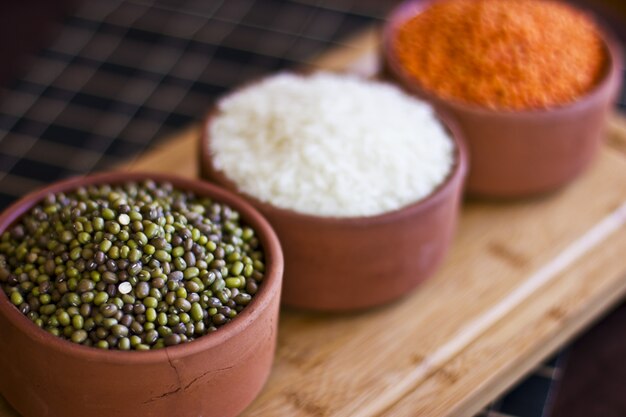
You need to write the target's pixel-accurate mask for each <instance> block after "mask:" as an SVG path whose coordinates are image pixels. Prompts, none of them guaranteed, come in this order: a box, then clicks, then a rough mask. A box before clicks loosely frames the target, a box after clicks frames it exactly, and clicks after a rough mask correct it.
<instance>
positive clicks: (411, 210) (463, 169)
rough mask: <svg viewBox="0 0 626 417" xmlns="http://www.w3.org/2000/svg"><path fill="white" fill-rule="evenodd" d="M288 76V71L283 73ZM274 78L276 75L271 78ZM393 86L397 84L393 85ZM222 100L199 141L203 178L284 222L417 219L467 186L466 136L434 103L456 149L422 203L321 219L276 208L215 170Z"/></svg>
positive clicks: (339, 223)
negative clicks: (214, 135)
mask: <svg viewBox="0 0 626 417" xmlns="http://www.w3.org/2000/svg"><path fill="white" fill-rule="evenodd" d="M283 73H285V72H283ZM295 74H296V75H298V76H303V77H306V76H308V74H306V75H302V74H299V73H295ZM269 77H272V76H269ZM267 78H268V77H263V78H261V79H259V80H257V81H254V82H252V83H248V84H245V86H244V87H243V88H248V87H250V86H252V85H255V84H256V83H257V82H263V81H264V80H265V79H267ZM376 82H379V83H381V82H382V83H384V84H391V83H388V82H384V81H376ZM391 85H393V84H391ZM239 91H241V89H240V88H238V89H235V90H233V91H232V92H230V93H227V94H226V95H225V96H223V97H222V98H224V97H228V96H230V95H231V94H236V93H237V92H239ZM222 98H220V99H218V100H217V102H216V103H215V104H214V106H213V108H212V109H211V110H210V111H209V112H208V114H207V115H206V117H205V118H204V121H203V122H202V132H201V134H200V138H199V146H198V147H199V151H198V155H199V160H200V164H199V171H200V176H201V177H203V178H205V179H207V180H208V181H211V182H213V183H216V184H218V185H219V186H222V187H224V188H226V189H228V190H230V191H232V192H234V193H236V194H238V195H241V196H243V198H245V199H246V200H247V201H249V202H251V203H252V205H253V206H254V207H257V208H258V209H259V210H260V211H261V212H262V213H264V214H268V215H270V216H271V217H275V216H280V217H281V218H283V219H289V220H291V221H294V222H307V223H310V224H317V225H320V226H334V227H359V226H365V225H375V224H386V223H391V222H394V221H398V220H401V219H404V218H406V217H410V216H413V215H415V214H417V213H419V212H422V211H426V210H428V209H429V208H431V207H433V206H435V205H437V204H439V203H440V202H441V201H442V200H444V199H446V198H447V197H448V195H449V194H451V193H453V192H454V190H455V189H456V188H457V184H458V183H460V187H461V188H462V187H463V183H464V181H465V178H466V177H467V174H468V165H469V164H470V162H469V155H468V148H467V145H466V143H465V137H464V135H463V133H462V130H461V128H460V127H459V125H458V124H457V122H456V121H455V120H454V118H453V117H452V116H450V115H449V114H448V112H446V111H445V110H443V109H437V108H434V107H433V106H432V105H430V103H426V104H428V105H429V106H430V107H432V111H433V113H434V114H435V116H436V117H437V119H438V120H439V121H440V123H441V124H442V125H443V127H444V128H445V129H446V130H447V132H448V136H449V137H450V139H451V140H452V143H453V147H454V162H453V164H452V166H451V168H450V171H449V172H448V174H447V176H446V178H445V179H444V180H443V182H441V183H440V184H439V185H438V186H437V187H435V188H434V189H433V190H432V191H431V192H430V194H428V195H427V196H425V197H423V198H422V199H420V200H417V201H415V202H413V203H409V204H407V205H404V206H402V207H400V208H397V209H394V210H391V211H387V212H384V213H380V214H375V215H372V216H343V217H340V216H317V215H314V214H308V213H301V212H298V211H295V210H293V209H288V208H282V207H278V206H275V205H273V204H270V203H267V202H264V201H261V200H260V199H258V198H257V197H255V196H252V195H250V194H248V193H246V192H243V191H241V190H239V188H238V187H237V185H236V183H235V182H234V181H233V180H231V179H230V178H228V177H227V176H226V174H225V173H224V172H223V171H221V170H218V169H217V168H215V165H214V164H213V157H212V152H211V150H210V146H209V142H210V139H211V137H210V125H211V122H212V120H213V119H214V118H215V117H216V116H217V115H218V114H219V112H220V111H219V103H220V101H221V99H222Z"/></svg>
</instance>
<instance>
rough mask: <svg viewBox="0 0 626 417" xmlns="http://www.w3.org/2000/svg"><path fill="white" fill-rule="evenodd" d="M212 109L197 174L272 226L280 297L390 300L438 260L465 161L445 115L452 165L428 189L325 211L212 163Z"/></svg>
mask: <svg viewBox="0 0 626 417" xmlns="http://www.w3.org/2000/svg"><path fill="white" fill-rule="evenodd" d="M214 112H215V111H214ZM214 112H212V113H210V114H209V116H208V117H207V119H206V121H205V124H204V129H203V136H202V138H201V140H200V142H199V151H200V152H199V157H200V171H201V172H200V175H201V176H202V177H203V178H205V179H207V180H209V181H212V182H214V183H216V184H219V185H220V186H223V187H225V188H227V189H229V190H231V191H233V192H236V193H238V194H239V195H241V196H243V197H244V198H245V199H246V200H247V201H248V202H250V203H251V204H252V205H253V206H254V207H256V208H257V209H258V210H259V211H260V212H261V213H262V214H263V215H264V216H265V217H266V218H267V219H268V220H269V222H270V224H271V225H272V226H273V227H274V230H276V233H277V235H278V237H279V239H280V241H281V244H282V247H283V251H284V254H285V279H284V282H283V296H282V302H283V304H285V305H287V306H290V307H294V308H301V309H308V310H317V311H330V312H346V311H356V310H363V309H366V308H372V307H376V306H380V305H384V304H388V303H390V302H392V301H394V300H397V299H399V298H401V297H403V296H406V295H407V294H408V293H410V292H411V290H413V289H415V287H416V286H417V285H418V284H420V283H421V282H423V281H424V280H426V279H427V278H429V277H430V276H432V275H433V273H434V272H435V271H436V270H437V268H438V267H439V265H440V264H441V263H442V261H443V259H444V257H445V255H446V253H447V252H448V249H449V247H450V245H451V242H452V238H453V235H454V231H455V230H456V223H457V218H458V215H459V208H460V204H461V196H462V193H463V184H464V180H465V176H466V172H467V166H468V161H467V151H466V148H465V145H464V142H463V139H462V137H461V134H460V132H459V130H458V128H457V127H456V125H455V124H454V123H453V122H452V121H450V120H449V118H447V117H440V120H442V121H443V124H444V126H445V127H446V128H447V130H448V133H449V134H450V137H451V138H452V140H453V142H454V151H453V152H454V162H453V166H452V167H451V170H450V172H449V174H448V175H447V177H446V179H445V180H444V181H443V183H441V184H440V185H439V186H438V187H437V188H435V189H434V190H433V191H432V192H431V193H430V194H429V195H428V196H426V197H425V198H423V199H421V200H419V201H417V202H414V203H412V204H409V205H406V206H404V207H402V208H399V209H396V210H393V211H388V212H385V213H383V214H378V215H372V216H363V217H324V216H316V215H311V214H304V213H300V212H296V211H294V210H290V209H285V208H280V207H277V206H274V205H272V204H269V203H265V202H263V201H260V200H259V199H257V198H255V197H253V196H251V195H249V194H246V193H243V192H241V191H240V190H239V189H238V187H237V185H236V184H235V183H234V182H233V181H232V180H231V179H229V178H228V177H227V176H226V175H225V174H224V173H223V172H222V171H220V170H218V169H216V168H215V166H214V163H213V157H212V154H211V149H210V141H211V138H210V135H209V127H210V124H211V120H212V118H213V117H215V113H214Z"/></svg>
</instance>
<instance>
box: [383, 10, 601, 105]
mask: <svg viewBox="0 0 626 417" xmlns="http://www.w3.org/2000/svg"><path fill="white" fill-rule="evenodd" d="M393 48H394V50H395V52H396V54H397V56H398V57H399V60H400V64H401V65H402V66H403V67H404V68H405V69H406V71H407V72H408V73H409V74H410V75H411V76H412V77H414V78H415V79H416V80H417V81H418V82H419V83H420V84H421V85H422V86H423V87H424V88H425V89H427V90H430V91H432V92H433V93H435V94H436V95H438V96H440V97H443V98H448V99H456V100H459V101H463V102H467V103H473V104H478V105H480V106H484V107H488V108H496V109H508V110H525V109H539V108H548V107H555V106H559V105H564V104H567V103H571V102H573V101H575V100H576V99H577V98H579V97H580V96H582V95H584V94H585V93H586V92H588V91H589V90H591V89H592V88H593V87H594V85H595V84H597V82H598V80H599V78H600V77H601V75H602V72H603V70H604V66H605V61H606V56H605V55H606V54H605V51H604V48H603V44H602V41H601V39H600V37H599V35H598V31H597V28H596V26H595V24H594V22H593V21H592V19H590V18H589V16H587V15H586V14H584V13H582V12H580V11H578V10H576V9H574V8H572V7H571V6H568V5H566V4H562V3H559V2H553V1H540V0H445V1H438V2H436V3H434V4H433V5H431V6H430V7H428V8H427V9H426V10H425V11H423V12H422V13H420V14H418V15H416V16H415V17H413V18H411V19H409V20H408V21H407V22H405V23H404V24H402V25H401V26H400V27H399V28H398V31H397V34H396V38H395V39H394V44H393Z"/></svg>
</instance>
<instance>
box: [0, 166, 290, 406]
mask: <svg viewBox="0 0 626 417" xmlns="http://www.w3.org/2000/svg"><path fill="white" fill-rule="evenodd" d="M147 179H150V180H153V181H156V182H170V183H171V184H172V185H173V186H174V187H177V188H179V189H183V190H189V191H193V192H194V193H195V194H196V195H201V196H207V197H210V198H213V199H215V200H217V201H219V202H222V203H225V204H227V205H229V206H230V207H232V208H233V209H235V210H237V211H239V213H240V214H241V216H242V219H243V220H244V221H245V222H246V223H247V224H249V225H250V226H251V227H252V228H253V229H254V230H256V231H257V234H258V236H259V239H260V242H261V245H262V247H263V250H264V253H265V257H266V272H265V278H264V280H263V284H262V285H260V287H259V292H258V293H257V294H256V295H255V296H254V297H253V299H252V301H251V302H250V304H249V305H248V306H247V307H246V308H245V309H244V310H243V311H242V312H241V314H239V315H238V316H237V317H236V318H235V319H234V320H232V321H231V322H229V323H227V324H225V325H224V326H222V327H220V328H219V329H218V330H217V331H216V332H214V333H211V334H209V335H205V336H202V337H199V338H198V339H196V340H194V341H191V342H188V343H184V344H181V345H178V346H172V347H167V348H164V349H158V350H152V351H145V352H124V351H113V350H100V349H96V348H92V347H86V346H81V345H77V344H74V343H72V342H69V341H67V340H63V339H61V338H59V337H56V336H53V335H51V334H49V333H48V332H46V331H44V330H42V329H40V328H38V327H37V326H36V325H35V324H33V323H32V322H31V321H30V320H29V319H28V318H27V317H25V316H24V315H23V314H22V313H20V312H19V311H18V310H17V309H16V308H15V307H14V306H13V305H12V304H11V303H10V301H9V300H8V298H7V297H6V294H5V293H4V291H0V341H1V343H0V375H2V378H0V392H1V393H2V394H3V395H4V397H5V398H6V399H7V401H8V402H9V403H10V404H11V405H12V406H13V407H14V408H15V409H16V410H17V411H18V412H19V413H21V414H22V415H23V416H25V417H41V416H50V417H85V416H91V417H105V416H106V417H109V416H116V417H136V416H154V417H171V416H173V415H176V416H181V417H197V416H204V417H208V416H214V417H224V416H235V415H237V414H239V413H240V412H241V411H242V410H243V409H244V408H245V407H246V406H247V405H248V404H249V403H250V402H252V400H253V399H254V398H255V397H256V395H257V394H258V393H259V391H260V390H261V388H262V386H263V384H264V383H265V381H266V379H267V377H268V375H269V372H270V368H271V365H272V361H273V357H274V351H275V347H276V334H277V330H278V309H279V300H280V291H281V281H282V272H283V255H282V251H281V248H280V244H279V242H278V239H277V237H276V235H275V233H274V231H273V230H272V228H271V226H270V225H269V224H268V222H267V221H266V220H265V219H264V218H263V217H262V216H261V215H260V214H259V213H258V212H257V211H256V210H255V209H254V208H253V207H251V206H250V205H249V204H248V203H246V202H245V201H243V200H242V199H241V198H240V197H238V196H236V195H233V194H232V193H230V192H228V191H226V190H223V189H220V188H219V187H216V186H215V185H211V184H207V183H204V182H202V181H199V180H190V179H183V178H179V177H175V176H170V175H162V174H146V173H125V172H114V173H105V174H98V175H93V176H87V177H81V178H74V179H70V180H65V181H61V182H58V183H54V184H52V185H50V186H48V187H46V188H44V189H42V190H39V191H36V192H34V193H32V194H29V195H27V196H25V197H24V198H22V199H20V200H19V201H17V202H16V203H14V204H13V205H12V206H10V207H9V208H8V209H6V210H5V211H4V212H3V213H2V215H1V216H0V233H2V232H3V231H4V230H6V229H7V228H8V227H9V226H10V225H11V224H12V223H14V222H15V221H16V220H17V219H18V218H19V217H20V216H22V215H23V214H24V213H26V212H27V211H28V210H30V208H32V207H33V206H34V205H35V204H36V203H38V202H39V201H40V200H42V199H43V198H44V197H45V196H46V195H47V194H48V193H53V192H59V191H68V190H73V189H76V188H77V187H80V186H85V185H90V184H119V183H124V182H128V181H142V180H147Z"/></svg>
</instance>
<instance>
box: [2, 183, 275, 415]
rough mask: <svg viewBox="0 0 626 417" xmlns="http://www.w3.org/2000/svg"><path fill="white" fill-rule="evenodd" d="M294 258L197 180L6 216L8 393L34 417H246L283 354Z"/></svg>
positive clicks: (93, 187)
mask: <svg viewBox="0 0 626 417" xmlns="http://www.w3.org/2000/svg"><path fill="white" fill-rule="evenodd" d="M282 274H283V255H282V251H281V248H280V244H279V242H278V239H277V237H276V235H275V233H274V231H273V229H272V227H271V226H270V225H269V223H268V222H267V221H266V220H265V219H264V218H263V216H262V215H261V214H260V213H259V212H258V211H257V210H256V209H254V208H253V207H252V206H251V205H249V204H248V203H247V202H245V201H244V200H243V199H241V198H240V197H238V196H236V195H233V193H231V192H229V191H226V190H223V189H220V188H219V187H217V186H215V185H212V184H208V183H205V182H202V181H199V180H191V179H183V178H179V177H175V176H170V175H161V174H143V173H124V172H116V173H104V174H97V175H93V176H87V177H80V178H73V179H69V180H64V181H61V182H57V183H54V184H52V185H50V186H47V187H45V188H43V189H41V190H39V191H35V192H33V193H31V194H29V195H27V196H25V197H24V198H22V199H20V200H19V201H17V202H16V203H14V204H13V205H11V206H10V207H9V208H7V209H6V210H5V211H4V212H3V213H2V214H1V215H0V341H2V342H1V343H0V375H2V377H1V378H0V393H1V394H2V395H3V396H4V398H5V399H6V400H7V401H8V402H9V403H10V404H11V405H12V406H13V407H14V408H15V410H16V411H17V412H18V413H20V414H21V415H23V416H25V417H41V416H54V417H85V416H92V417H105V416H107V417H109V416H117V417H136V416H155V417H171V416H174V415H176V416H181V417H197V416H215V417H224V416H235V415H237V414H239V413H240V412H241V411H242V410H243V409H244V408H245V407H247V406H248V404H249V403H250V402H252V400H253V399H254V398H255V396H256V395H257V394H258V393H259V391H260V390H261V388H262V386H263V384H264V383H265V381H266V379H267V377H268V375H269V372H270V368H271V365H272V361H273V357H274V351H275V346H276V335H277V330H278V328H277V326H278V310H279V300H280V292H281V283H282Z"/></svg>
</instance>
